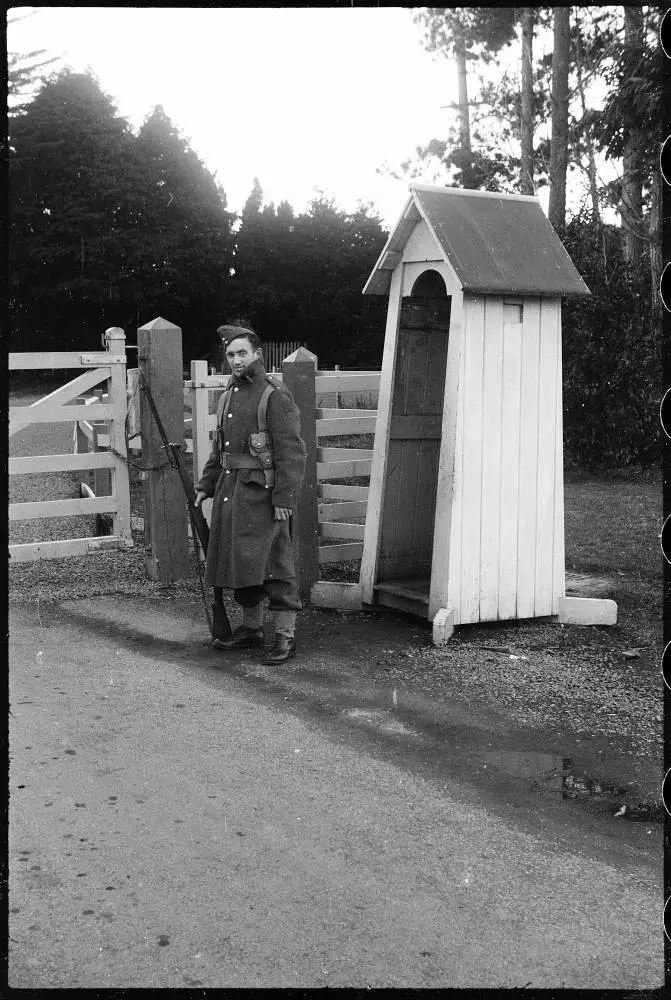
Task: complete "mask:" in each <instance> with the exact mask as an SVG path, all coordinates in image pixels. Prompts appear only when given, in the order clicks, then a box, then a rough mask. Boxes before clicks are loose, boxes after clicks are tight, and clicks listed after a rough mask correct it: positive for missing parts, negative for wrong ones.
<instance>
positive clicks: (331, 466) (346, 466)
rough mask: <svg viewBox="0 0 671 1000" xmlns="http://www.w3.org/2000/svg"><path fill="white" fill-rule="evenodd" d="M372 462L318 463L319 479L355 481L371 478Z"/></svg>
mask: <svg viewBox="0 0 671 1000" xmlns="http://www.w3.org/2000/svg"><path fill="white" fill-rule="evenodd" d="M371 464H372V463H371V460H370V459H361V460H359V461H357V462H317V479H320V480H321V479H355V478H357V477H358V476H369V475H370V470H371Z"/></svg>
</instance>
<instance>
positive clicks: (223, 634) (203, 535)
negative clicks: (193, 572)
mask: <svg viewBox="0 0 671 1000" xmlns="http://www.w3.org/2000/svg"><path fill="white" fill-rule="evenodd" d="M139 371H140V382H141V384H142V388H143V389H144V391H145V393H146V394H147V402H148V403H149V409H150V410H151V412H152V416H153V418H154V420H155V421H156V427H157V428H158V433H159V434H160V436H161V441H162V442H163V447H164V449H165V452H166V455H167V456H168V460H169V462H170V465H171V466H172V468H173V469H176V470H177V472H178V473H179V478H180V481H181V483H182V489H183V490H184V495H185V497H186V505H187V507H188V510H189V517H190V519H191V531H192V534H193V537H194V541H195V539H196V537H197V538H198V541H199V542H200V547H201V548H202V550H203V555H204V556H207V547H208V545H209V542H210V528H209V525H208V523H207V521H206V520H205V515H204V514H203V512H202V510H201V509H200V507H196V504H195V491H194V488H193V483H192V482H191V480H190V478H189V473H188V472H187V471H186V467H185V465H184V463H183V461H182V457H181V455H180V453H179V448H178V447H177V446H176V445H175V444H173V443H172V442H171V441H168V435H167V434H166V433H165V428H164V426H163V424H162V422H161V418H160V417H159V415H158V410H157V409H156V403H155V402H154V397H153V396H152V393H151V389H150V388H149V384H148V382H147V380H146V378H145V377H144V372H143V371H142V369H139ZM199 573H200V569H199ZM201 583H202V580H201ZM204 596H205V595H204V594H203V597H204ZM212 612H213V615H214V622H213V623H212V622H210V616H209V614H208V615H207V622H208V625H209V626H210V632H211V633H212V635H213V636H214V637H215V638H218V639H226V638H227V637H228V636H230V635H232V631H233V630H232V629H231V623H230V622H229V620H228V615H227V614H226V608H225V606H224V603H223V600H222V601H217V602H215V603H214V604H213V605H212ZM206 613H207V610H206Z"/></svg>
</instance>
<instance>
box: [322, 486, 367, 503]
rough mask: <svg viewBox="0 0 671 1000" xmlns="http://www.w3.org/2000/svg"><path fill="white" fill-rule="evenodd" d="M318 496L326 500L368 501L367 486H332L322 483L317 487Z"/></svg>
mask: <svg viewBox="0 0 671 1000" xmlns="http://www.w3.org/2000/svg"><path fill="white" fill-rule="evenodd" d="M317 495H318V496H319V498H320V499H324V500H367V499H368V487H367V486H332V485H330V484H328V483H320V484H319V486H318V487H317Z"/></svg>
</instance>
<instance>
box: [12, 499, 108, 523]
mask: <svg viewBox="0 0 671 1000" xmlns="http://www.w3.org/2000/svg"><path fill="white" fill-rule="evenodd" d="M116 510H117V498H116V497H109V496H107V497H96V499H95V500H85V499H81V498H77V499H74V500H35V501H30V502H29V503H10V505H9V520H10V521H24V520H26V521H27V520H34V519H35V518H45V517H75V516H77V515H79V514H102V513H105V512H106V511H110V512H111V511H116Z"/></svg>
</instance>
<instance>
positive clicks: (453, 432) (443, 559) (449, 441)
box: [428, 288, 464, 621]
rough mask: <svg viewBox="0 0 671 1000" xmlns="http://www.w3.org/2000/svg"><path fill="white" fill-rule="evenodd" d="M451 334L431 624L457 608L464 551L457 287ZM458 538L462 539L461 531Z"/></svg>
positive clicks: (460, 297) (459, 300) (460, 322)
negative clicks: (459, 544) (456, 579)
mask: <svg viewBox="0 0 671 1000" xmlns="http://www.w3.org/2000/svg"><path fill="white" fill-rule="evenodd" d="M451 294H452V306H451V309H450V331H449V341H448V346H447V365H446V370H445V395H444V400H443V421H442V426H441V438H440V455H439V458H438V477H437V482H436V513H435V519H434V532H433V552H432V556H431V586H430V592H429V614H428V617H429V621H433V619H434V617H435V615H436V612H437V611H438V609H439V608H446V607H448V605H449V606H450V607H453V601H454V599H455V594H454V593H453V591H452V589H451V587H450V578H451V577H452V565H453V560H454V559H455V558H456V559H457V562H458V561H459V558H460V550H459V551H457V552H454V551H453V550H452V545H451V539H453V538H454V537H455V532H454V523H455V522H454V519H455V513H456V508H457V507H458V502H459V482H460V473H461V468H460V466H459V468H458V463H459V462H460V459H461V452H460V449H459V444H458V436H457V434H458V431H457V427H458V415H459V400H460V397H461V366H462V350H463V340H464V337H463V332H464V299H463V295H462V293H461V292H460V291H459V290H457V289H456V288H455V289H453V290H452V292H451ZM458 537H459V538H460V537H461V534H460V532H459V533H458Z"/></svg>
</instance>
